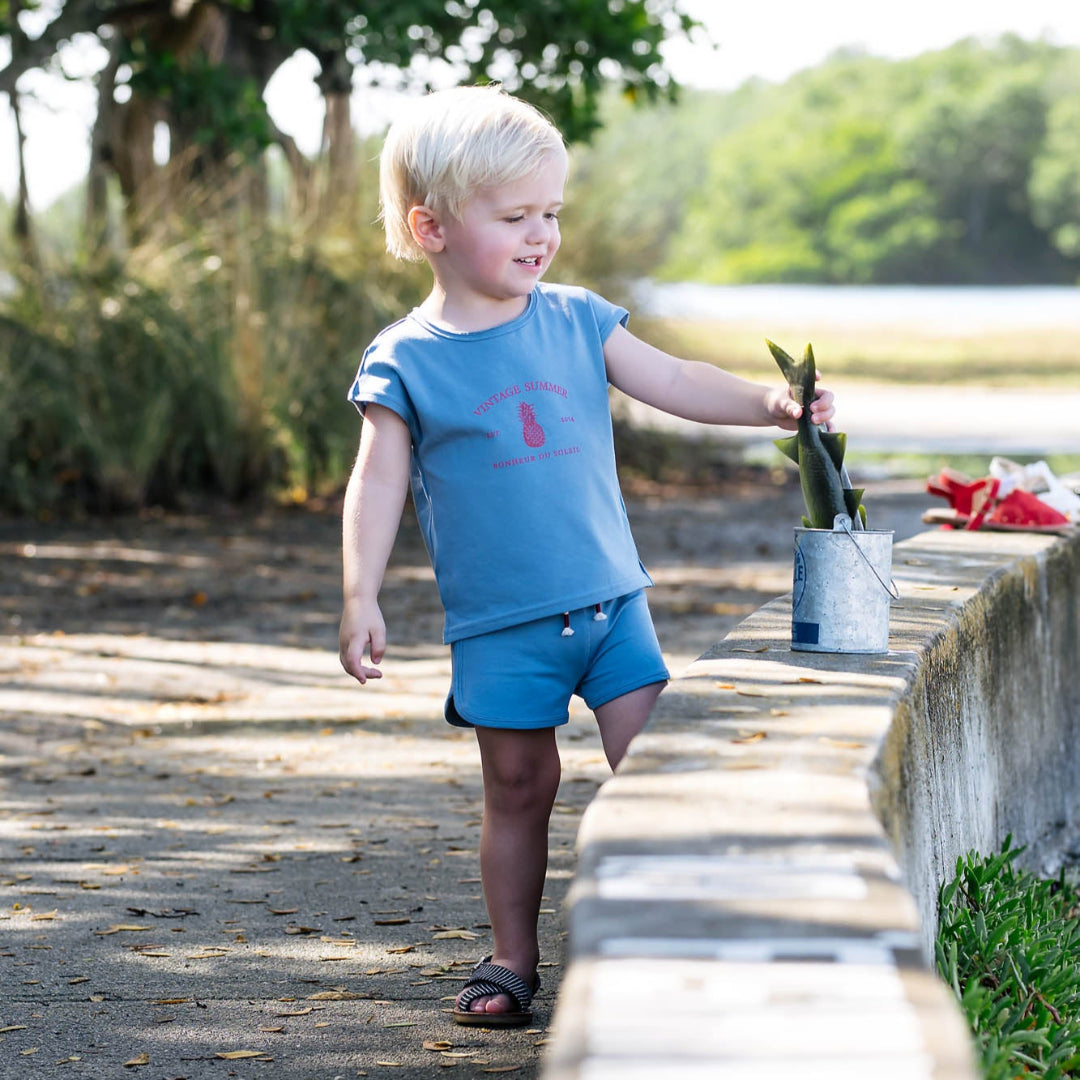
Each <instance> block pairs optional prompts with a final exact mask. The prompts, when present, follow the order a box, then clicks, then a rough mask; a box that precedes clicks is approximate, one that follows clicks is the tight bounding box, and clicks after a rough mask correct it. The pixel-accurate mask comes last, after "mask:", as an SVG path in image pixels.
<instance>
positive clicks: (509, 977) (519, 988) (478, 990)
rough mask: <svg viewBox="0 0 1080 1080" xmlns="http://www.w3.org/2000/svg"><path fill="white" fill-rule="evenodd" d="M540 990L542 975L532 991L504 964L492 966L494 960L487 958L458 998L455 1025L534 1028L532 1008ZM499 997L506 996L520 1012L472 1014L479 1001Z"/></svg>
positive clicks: (481, 962) (537, 977)
mask: <svg viewBox="0 0 1080 1080" xmlns="http://www.w3.org/2000/svg"><path fill="white" fill-rule="evenodd" d="M539 989H540V976H539V975H537V976H536V977H535V978H534V980H533V985H532V986H531V987H530V986H529V984H528V983H527V982H526V981H525V980H524V979H523V978H521V976H520V975H515V974H514V972H512V971H511V970H510V969H509V968H505V967H503V966H502V965H501V964H493V963H491V957H490V956H485V957H484V959H483V960H481V961H480V963H479V964H477V965H476V967H475V968H473V973H472V975H471V976H470V977H469V981H468V982H467V983H466V984H465V989H464V990H462V992H461V993H460V994H459V995H458V999H457V1004H456V1005H455V1006H454V1011H453V1013H452V1016H453V1018H454V1023H455V1024H466V1025H472V1026H474V1027H518V1026H520V1025H522V1024H531V1023H532V1018H533V1014H532V1012H531V1011H530V1009H529V1006H530V1005H531V1004H532V999H533V995H534V994H535V993H536V992H537V991H538V990H539ZM496 994H506V996H507V997H508V998H510V1000H511V1001H512V1002H514V1004H515V1005H517V1008H516V1009H512V1010H511V1011H510V1012H503V1013H489V1012H470V1011H469V1006H470V1005H472V1003H473V1002H474V1001H476V999H477V998H482V997H493V996H494V995H496Z"/></svg>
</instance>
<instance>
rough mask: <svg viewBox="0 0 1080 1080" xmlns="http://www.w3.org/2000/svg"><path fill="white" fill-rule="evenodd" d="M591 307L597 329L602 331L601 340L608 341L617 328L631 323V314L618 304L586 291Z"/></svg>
mask: <svg viewBox="0 0 1080 1080" xmlns="http://www.w3.org/2000/svg"><path fill="white" fill-rule="evenodd" d="M585 296H586V298H587V299H588V302H589V307H590V309H591V310H592V313H593V318H594V319H595V320H596V328H597V330H599V331H600V340H601V341H607V339H608V338H609V337H611V332H612V331H613V330H614V329H615V327H616V326H625V325H626V324H627V323H628V322H629V321H630V312H629V311H627V310H626V308H624V307H619V305H618V304H613V303H611V302H610V301H609V300H605V299H604V298H603V297H602V296H599V295H598V294H597V293H594V292H590V291H588V290H586V292H585Z"/></svg>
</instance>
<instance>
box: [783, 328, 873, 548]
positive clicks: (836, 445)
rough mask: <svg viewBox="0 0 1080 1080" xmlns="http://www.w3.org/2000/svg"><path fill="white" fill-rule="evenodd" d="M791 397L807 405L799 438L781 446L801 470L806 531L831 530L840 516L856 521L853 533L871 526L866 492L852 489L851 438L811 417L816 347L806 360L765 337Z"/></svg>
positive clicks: (797, 434) (784, 440)
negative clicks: (849, 467) (846, 459)
mask: <svg viewBox="0 0 1080 1080" xmlns="http://www.w3.org/2000/svg"><path fill="white" fill-rule="evenodd" d="M765 344H766V345H767V346H768V347H769V352H771V353H772V355H773V359H774V360H775V361H776V363H777V365H778V366H779V368H780V371H781V372H782V374H783V376H784V378H785V379H786V380H787V384H788V387H789V388H790V389H791V396H792V397H793V398H794V399H795V401H797V402H798V403H799V404H800V405H801V406H802V407H803V413H802V416H800V417H799V428H798V431H796V433H795V434H794V435H791V436H789V437H788V438H784V439H777V440H776V447H777V449H779V450H780V452H781V453H782V454H784V456H785V457H789V458H790V459H791V460H792V461H794V462H795V464H796V465H798V466H799V481H800V484H801V486H802V494H803V501H804V502H805V503H806V516H804V517H803V519H802V520H803V525H804V526H805V527H806V528H807V529H829V530H831V529H832V528H833V523H834V521H835V519H836V516H837V514H844V515H846V516H847V517H849V518H850V519H851V527H852V528H853V529H865V528H866V508H865V507H864V506H863V505H862V496H863V489H862V488H852V486H851V481H850V480H849V479H848V475H847V470H846V469H845V468H844V454H845V453H846V451H847V436H846V435H845V434H844V433H843V432H839V431H825V430H824V428H823V427H822V425H819V424H815V423H813V422H812V421H811V419H810V402H811V401H813V400H814V383H815V380H816V378H817V365H816V363H815V362H814V350H813V347H812V346H811V345H810V343H809V342H807V345H806V350H805V352H804V353H803V358H802V360H798V361H797V360H795V359H793V358H792V357H791V356H789V355H788V354H787V353H786V352H785V351H784V350H783V349H782V348H781V347H780V346H779V345H777V344H776V343H775V342H772V341H769V339H768V338H766V339H765Z"/></svg>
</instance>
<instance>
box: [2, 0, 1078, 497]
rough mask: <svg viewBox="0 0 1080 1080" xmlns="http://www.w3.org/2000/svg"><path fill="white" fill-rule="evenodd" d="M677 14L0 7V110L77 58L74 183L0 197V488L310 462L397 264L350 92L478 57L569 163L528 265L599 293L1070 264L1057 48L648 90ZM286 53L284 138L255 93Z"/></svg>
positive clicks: (1041, 271) (281, 5)
mask: <svg viewBox="0 0 1080 1080" xmlns="http://www.w3.org/2000/svg"><path fill="white" fill-rule="evenodd" d="M690 25H691V24H690V23H689V21H688V20H687V19H686V18H685V17H684V16H683V15H682V14H681V13H680V10H679V4H678V0H587V2H582V0H536V2H534V3H531V4H527V5H524V4H518V3H510V2H509V0H491V2H485V3H484V4H480V3H478V2H477V0H397V2H395V3H390V2H389V0H372V2H369V3H364V4H355V3H339V2H337V0H325V2H324V0H320V2H316V0H277V2H271V0H217V2H213V3H211V2H200V0H67V2H65V3H63V4H57V3H49V2H46V0H0V38H2V39H4V40H6V42H7V43H8V44H9V45H10V62H9V63H8V64H7V66H6V67H4V68H3V69H0V90H2V91H4V92H5V93H6V94H7V96H8V100H9V101H10V102H11V104H12V106H13V109H14V114H15V117H16V120H17V121H18V119H19V115H20V112H19V100H20V90H19V88H20V85H26V80H23V82H22V83H20V79H21V77H22V76H24V75H27V73H30V72H33V71H35V70H38V69H46V70H52V71H62V70H63V67H64V57H65V50H67V49H69V48H71V47H72V46H73V44H74V45H75V46H78V45H79V44H80V43H83V44H85V43H86V42H87V41H91V42H93V43H94V44H95V45H96V47H97V51H98V54H100V57H101V62H100V64H99V65H98V66H97V68H96V74H95V75H94V76H93V79H94V84H95V89H96V95H97V101H98V108H97V118H96V122H95V124H94V127H93V132H92V145H91V164H90V168H89V172H88V175H87V176H86V178H85V179H84V181H83V182H81V183H79V184H77V185H76V186H75V187H73V189H72V190H71V191H70V192H69V193H68V194H67V195H65V196H63V197H62V198H61V199H59V200H57V202H56V203H54V204H53V205H52V206H51V207H48V208H47V209H45V210H44V211H42V212H39V213H37V214H36V215H35V214H34V213H32V212H31V208H30V201H29V197H28V195H29V194H32V193H28V191H27V186H26V184H25V183H24V184H22V185H21V186H20V190H19V193H18V194H17V195H16V197H15V199H14V200H13V203H12V205H11V206H9V207H7V208H6V218H7V225H6V228H5V229H4V230H3V233H2V236H0V257H2V259H3V265H5V266H7V267H8V268H10V270H11V279H10V281H9V282H8V283H7V284H6V285H5V284H4V283H3V281H2V274H0V292H2V295H0V393H3V395H4V400H5V403H6V407H5V409H4V410H3V411H0V509H2V510H7V511H15V512H22V513H28V512H29V513H40V512H46V513H47V512H54V511H56V510H64V509H67V508H71V507H83V508H86V509H89V510H93V511H101V510H115V509H125V508H132V507H140V506H145V505H148V504H164V505H177V504H182V503H183V502H184V501H185V500H186V499H190V498H192V497H199V496H203V495H207V496H211V497H222V496H224V497H227V498H230V499H242V498H245V497H248V496H259V495H267V494H274V495H276V496H277V497H279V498H280V497H284V498H295V499H297V500H302V499H304V498H306V497H308V496H310V495H311V494H313V493H317V492H320V491H326V490H332V489H333V488H334V487H335V486H336V485H338V484H340V483H341V482H342V479H343V477H344V474H345V471H346V470H347V468H348V464H349V460H350V458H351V455H352V453H353V452H354V449H355V441H356V434H357V432H356V425H357V421H356V417H355V416H354V415H353V413H352V411H351V409H350V408H349V407H348V406H347V405H345V404H344V402H343V395H344V391H345V389H346V387H347V385H348V382H349V379H350V378H351V375H352V373H353V371H354V369H355V367H356V364H357V362H358V359H359V355H360V352H361V351H362V349H363V347H364V346H365V345H366V344H367V342H368V341H369V340H370V338H371V337H372V336H373V335H374V334H375V333H376V332H377V331H378V329H379V328H380V327H381V326H382V325H384V324H385V323H387V322H389V321H392V320H393V319H395V318H397V317H399V316H400V314H401V313H402V312H403V311H404V310H407V308H408V307H409V306H411V305H412V304H413V303H415V302H416V301H417V300H418V299H419V298H420V297H421V296H422V293H423V289H424V287H425V284H426V275H425V273H424V270H423V268H422V267H419V268H418V267H415V266H402V265H399V264H396V263H394V262H393V261H391V260H389V259H388V258H387V257H386V255H385V253H384V252H383V248H382V237H381V234H380V231H379V229H378V228H377V226H376V225H375V224H374V222H375V217H376V214H377V205H376V174H375V166H374V161H375V158H376V156H377V153H378V135H377V134H374V135H361V134H360V133H359V132H360V131H364V130H367V131H370V130H371V126H370V125H368V124H365V123H363V121H365V119H366V118H365V117H364V116H362V115H361V116H358V115H356V110H358V109H359V110H361V111H362V110H364V108H365V101H366V98H365V89H366V88H367V89H371V88H387V87H391V88H396V89H402V90H407V91H411V92H421V91H422V90H423V89H424V87H425V86H426V85H427V84H428V83H429V82H430V81H431V80H433V79H435V78H438V79H439V80H440V81H441V82H442V83H443V84H445V83H446V82H447V81H453V80H454V79H456V80H458V81H463V82H469V81H475V80H477V79H490V78H495V79H499V80H500V81H502V82H503V83H504V84H505V85H506V86H507V87H508V89H511V90H513V91H514V92H517V93H520V94H521V95H522V96H525V97H527V98H529V99H531V100H533V101H535V102H536V103H538V104H539V105H540V106H541V107H543V108H545V109H546V110H547V111H548V112H549V113H551V114H552V115H553V117H554V118H555V119H556V121H557V122H558V123H559V125H560V126H561V127H562V129H563V130H564V131H565V132H566V133H567V135H568V138H569V139H570V140H571V141H572V143H573V145H572V157H573V160H574V165H573V170H572V176H571V189H570V192H569V198H568V206H567V209H566V211H565V212H564V215H563V225H564V229H563V231H564V236H565V238H566V240H565V242H564V246H563V249H562V251H561V253H560V256H559V266H558V267H557V271H556V276H557V277H558V278H559V279H561V280H573V281H577V282H580V283H583V284H589V285H592V286H594V287H597V288H600V289H602V290H603V291H605V292H607V293H609V294H611V295H613V296H616V297H617V296H619V295H620V292H621V291H622V290H624V289H625V286H626V285H627V283H628V282H631V281H632V280H634V279H636V278H640V277H645V276H651V277H657V278H663V279H668V280H698V281H706V282H718V283H721V282H722V283H727V282H769V281H784V282H822V283H840V284H853V283H858V284H891V283H923V284H926V283H959V284H997V283H1068V284H1073V283H1076V282H1077V281H1078V279H1080V104H1078V103H1080V50H1076V49H1067V48H1061V47H1057V46H1053V45H1051V44H1049V43H1046V42H1027V41H1023V40H1020V39H1018V38H1013V37H1005V38H1002V39H1001V40H999V41H996V42H977V41H974V40H971V41H963V42H959V43H957V44H956V45H954V46H952V47H951V48H948V49H944V50H940V51H936V52H931V53H926V54H924V55H922V56H919V57H916V58H914V59H911V60H902V61H887V60H883V59H880V58H876V57H872V56H866V55H860V54H858V53H852V52H844V53H839V54H837V55H835V56H833V57H832V58H831V59H830V60H828V61H827V62H826V63H824V64H822V65H820V66H818V67H816V68H813V69H811V70H806V71H803V72H800V73H798V74H796V75H795V76H793V77H792V78H790V79H789V80H787V81H786V82H785V83H783V84H781V85H774V84H770V83H765V82H761V81H751V82H748V83H746V84H744V85H743V86H741V87H740V88H739V89H737V90H735V91H733V92H729V93H705V92H689V91H687V92H683V93H682V94H680V95H679V96H678V97H677V98H676V97H675V94H674V85H673V83H672V80H671V77H670V74H669V72H668V71H667V70H666V69H665V67H664V64H663V62H662V58H661V53H660V46H661V43H662V42H663V41H664V39H665V37H667V36H670V35H673V34H680V33H684V32H686V31H687V30H688V29H689V28H690ZM301 51H304V52H306V53H309V54H310V55H311V56H313V57H314V58H315V60H316V62H317V70H318V74H317V76H316V82H317V85H318V89H319V93H320V95H321V98H322V101H323V104H324V110H323V112H324V118H323V120H322V137H321V145H320V149H319V151H318V152H317V153H315V154H313V155H305V154H304V153H302V152H301V150H300V149H299V148H298V147H297V145H296V143H295V142H294V140H293V139H292V138H291V137H290V136H289V135H287V134H286V133H285V132H283V131H281V130H279V128H278V127H277V125H276V124H275V123H274V120H273V118H272V117H271V116H270V114H269V112H268V110H267V106H266V101H265V96H266V89H267V86H268V85H269V83H270V80H271V78H272V77H273V75H274V73H275V72H277V71H278V70H279V69H280V68H281V66H282V65H283V64H284V63H286V62H287V61H288V60H289V59H290V58H291V57H294V56H295V55H296V54H297V53H299V52H301ZM20 146H21V141H20V140H19V139H17V140H16V145H14V146H12V147H10V148H5V150H4V152H5V153H6V152H10V153H12V154H13V155H18V154H19V153H20Z"/></svg>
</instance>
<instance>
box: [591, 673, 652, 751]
mask: <svg viewBox="0 0 1080 1080" xmlns="http://www.w3.org/2000/svg"><path fill="white" fill-rule="evenodd" d="M665 686H667V683H666V682H657V683H650V684H649V685H648V686H642V687H639V688H638V689H637V690H631V691H630V693H629V694H623V695H622V697H617V698H615V699H614V700H613V701H609V702H607V703H606V704H605V705H601V706H599V707H598V708H597V709H596V710H595V712H596V723H597V726H598V727H599V728H600V740H601V742H603V744H604V753H605V754H606V755H607V759H608V764H609V765H610V766H611V767H612V769H614V768H615V767H616V766H617V765H618V764H619V762H620V761H622V759H623V756H624V755H625V754H626V748H627V747H628V746H629V745H630V740H631V739H632V738H633V737H634V736H635V735H636V734H637V733H638V732H639V731H640V730H641V729H642V728H643V727H644V726H645V721H646V720H648V719H649V714H650V713H651V712H652V709H653V706H654V705H655V704H656V699H657V698H658V697H659V696H660V691H661V690H663V689H664V687H665Z"/></svg>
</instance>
